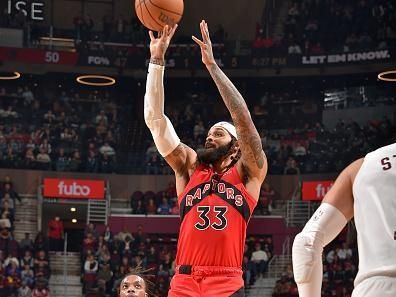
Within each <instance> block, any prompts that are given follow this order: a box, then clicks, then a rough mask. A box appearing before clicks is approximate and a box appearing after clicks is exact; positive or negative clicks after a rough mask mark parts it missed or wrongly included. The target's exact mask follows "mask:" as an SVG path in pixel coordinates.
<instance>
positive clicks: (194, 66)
mask: <svg viewBox="0 0 396 297" xmlns="http://www.w3.org/2000/svg"><path fill="white" fill-rule="evenodd" d="M184 4H185V9H184V15H183V18H182V20H181V22H180V25H179V28H178V31H177V33H176V35H175V37H174V40H173V42H172V44H171V47H170V49H169V50H168V53H167V57H166V63H167V67H166V72H165V96H166V106H165V108H166V114H167V115H168V116H169V118H170V119H171V121H172V123H173V124H174V126H175V129H176V131H177V133H178V135H179V136H180V138H181V140H182V141H183V142H184V143H186V144H188V145H189V146H191V147H193V148H194V149H198V148H200V147H202V146H203V145H204V140H205V136H206V133H207V131H208V129H209V127H210V126H211V125H212V124H214V123H215V122H217V121H219V120H229V119H230V117H229V114H228V111H227V110H226V108H225V106H224V104H223V103H222V100H221V98H220V96H219V94H218V92H217V89H216V87H215V85H214V83H213V82H212V80H211V79H210V78H209V76H208V73H207V71H206V69H204V67H203V65H202V63H201V56H200V51H199V48H198V47H197V46H195V45H194V44H193V42H192V40H191V35H193V34H195V35H197V34H199V30H198V29H199V26H198V24H199V21H200V20H201V19H206V20H207V22H208V24H209V29H210V32H211V37H212V40H213V43H214V45H213V46H214V53H215V57H216V59H217V63H218V64H219V65H220V66H221V68H222V69H224V71H225V73H226V74H227V75H228V76H229V77H230V78H231V79H232V81H233V82H234V83H235V84H236V86H237V88H238V89H239V90H240V92H241V93H242V94H243V96H244V98H245V100H246V101H247V104H248V107H249V109H250V112H251V115H252V117H253V120H254V122H255V125H256V127H257V129H258V131H259V133H260V136H261V139H262V144H263V147H264V150H265V152H266V155H267V158H268V162H269V172H268V177H267V178H266V181H265V182H264V184H263V186H262V190H261V193H260V198H259V202H258V206H257V208H256V209H255V212H254V217H253V218H252V220H251V221H250V224H249V228H248V236H247V239H246V246H245V257H244V262H243V270H244V280H245V287H246V295H247V296H251V297H255V296H274V297H287V296H298V293H297V287H296V284H295V283H294V281H293V272H292V269H291V255H290V248H291V245H292V242H293V238H294V236H295V234H297V233H298V232H299V231H300V230H301V228H302V226H304V224H305V222H306V221H307V220H308V219H309V218H310V216H311V215H312V213H313V212H314V211H315V209H316V208H317V207H318V205H319V204H320V201H321V199H322V198H323V196H324V195H325V193H326V192H327V191H328V189H329V188H330V187H331V185H332V182H333V181H334V179H335V177H336V176H337V175H338V174H339V173H340V171H341V170H342V169H343V168H344V167H345V166H346V165H348V164H349V163H350V162H352V161H353V160H355V159H357V158H361V157H364V155H365V154H366V153H367V152H369V151H372V150H375V149H377V148H379V147H381V146H384V145H387V144H390V143H394V142H395V141H396V123H395V119H396V108H395V106H396V95H395V94H396V83H395V82H385V81H382V80H379V79H378V78H377V75H378V74H379V73H381V72H383V71H388V70H395V65H396V9H395V3H394V1H391V0H380V1H378V0H377V1H374V0H359V1H349V0H346V1H345V0H344V1H338V0H322V1H319V0H296V1H292V0H276V1H275V0H250V1H240V0H228V1H225V0H217V1H209V0H201V1H193V0H186V1H185V3H184ZM198 36H199V35H198ZM148 40H149V39H148V34H147V30H146V29H145V28H144V27H143V26H142V25H141V24H140V23H139V21H138V20H137V19H136V15H135V12H134V8H133V4H132V3H131V1H124V0H117V1H115V0H56V1H54V0H48V1H39V0H37V1H36V0H26V1H16V0H7V1H2V2H1V3H0V180H1V185H0V208H1V218H0V228H1V231H0V264H1V265H0V295H1V296H5V297H8V296H15V297H16V296H21V297H24V296H55V297H57V296H59V297H60V296H64V297H78V296H117V294H116V288H117V286H118V284H119V281H120V278H121V277H122V276H123V275H124V274H125V273H126V272H128V271H129V270H130V269H131V268H133V267H136V266H142V267H143V268H147V269H152V270H151V271H150V279H151V280H152V281H153V282H154V283H155V287H154V288H153V293H154V296H166V295H167V290H168V287H169V282H170V279H171V277H172V275H173V274H174V268H175V264H174V259H175V253H176V244H177V233H178V226H179V217H178V212H179V210H178V207H177V205H176V199H177V198H176V190H175V184H174V176H173V172H172V171H171V169H170V168H169V167H168V166H167V165H166V163H165V162H164V160H163V159H162V157H161V156H160V155H159V154H158V152H157V150H156V148H155V146H154V144H153V142H152V138H151V134H150V132H149V130H148V129H147V128H146V126H145V123H144V119H143V96H144V93H145V79H146V72H147V65H148V60H149V48H148V44H149V41H148ZM87 74H90V75H92V74H95V75H101V76H109V77H111V78H113V79H115V84H113V85H110V86H95V85H85V84H81V83H79V82H77V81H76V78H77V77H79V76H80V75H87ZM388 77H390V78H392V75H389V76H388ZM393 78H395V79H396V75H393ZM89 82H93V83H102V82H107V79H106V78H97V79H93V80H89ZM356 248H357V247H356V234H355V231H354V227H353V222H351V223H350V224H348V226H347V227H346V228H345V230H344V231H343V232H342V233H341V235H340V236H338V237H337V238H336V239H335V240H334V241H333V242H332V243H331V244H329V245H328V246H327V247H326V248H325V250H324V253H323V263H324V282H323V286H322V296H342V297H347V296H350V295H351V292H352V289H353V279H354V277H355V275H356V271H357V263H358V258H357V250H356ZM23 294H25V295H23ZM39 294H41V295H39Z"/></svg>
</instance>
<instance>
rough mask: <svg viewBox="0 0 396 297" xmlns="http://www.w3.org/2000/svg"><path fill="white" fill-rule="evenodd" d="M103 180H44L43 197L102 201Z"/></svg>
mask: <svg viewBox="0 0 396 297" xmlns="http://www.w3.org/2000/svg"><path fill="white" fill-rule="evenodd" d="M104 189H105V185H104V181H103V180H85V179H60V178H45V179H44V193H43V194H44V196H45V197H50V198H73V199H104Z"/></svg>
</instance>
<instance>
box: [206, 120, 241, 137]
mask: <svg viewBox="0 0 396 297" xmlns="http://www.w3.org/2000/svg"><path fill="white" fill-rule="evenodd" d="M214 127H220V128H223V129H225V130H227V132H228V133H230V134H231V135H232V136H234V137H235V138H236V139H237V140H238V135H237V133H236V129H235V126H234V125H233V124H230V123H229V122H218V123H216V124H214V125H213V126H212V128H214ZM212 128H210V129H212Z"/></svg>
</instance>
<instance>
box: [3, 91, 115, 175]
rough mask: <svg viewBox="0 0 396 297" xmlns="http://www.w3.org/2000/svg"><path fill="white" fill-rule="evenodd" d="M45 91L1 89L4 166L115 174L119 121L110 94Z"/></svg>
mask: <svg viewBox="0 0 396 297" xmlns="http://www.w3.org/2000/svg"><path fill="white" fill-rule="evenodd" d="M34 91H35V92H34ZM43 91H44V90H43V89H42V88H41V89H39V90H37V88H36V89H35V88H34V87H30V86H24V87H23V88H22V87H18V88H17V89H15V90H12V89H11V88H7V89H5V88H2V89H1V92H0V98H1V99H2V100H1V104H0V164H1V167H3V168H4V167H5V168H27V169H40V170H56V171H86V172H93V173H95V172H102V173H112V172H114V171H115V161H116V157H117V156H116V145H117V141H118V139H119V121H118V118H117V116H118V114H117V106H116V105H115V103H113V102H112V101H111V100H110V94H109V93H108V92H105V93H103V94H99V93H96V92H92V93H91V94H89V95H87V97H85V98H80V93H77V92H75V93H66V92H65V91H61V92H59V93H58V94H50V95H48V94H46V95H43V94H42V93H41V92H43ZM46 92H48V90H46ZM55 97H56V98H57V99H55ZM98 97H101V98H102V100H100V101H99V100H98Z"/></svg>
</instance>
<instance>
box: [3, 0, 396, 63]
mask: <svg viewBox="0 0 396 297" xmlns="http://www.w3.org/2000/svg"><path fill="white" fill-rule="evenodd" d="M288 4H289V7H288V10H287V15H286V17H285V19H284V20H282V19H280V20H279V22H282V21H283V31H282V32H281V34H279V35H277V36H272V35H271V34H270V32H271V30H268V28H265V24H263V25H260V23H258V25H257V28H256V37H255V39H254V40H253V42H252V47H251V49H247V51H242V52H252V53H253V55H255V56H264V57H265V56H271V55H277V56H279V55H281V56H286V55H301V54H305V55H320V54H323V53H329V52H338V53H339V52H351V51H359V50H372V49H386V48H390V47H394V46H395V45H396V25H395V23H396V7H395V4H394V3H393V1H392V0H381V1H375V0H359V1H353V0H348V1H341V0H336V1H312V0H304V1H296V0H290V1H289V3H288ZM55 9H57V7H56V8H55ZM58 9H59V8H58ZM278 9H279V8H278ZM71 23H72V24H73V25H72V26H71V27H70V28H68V29H60V28H57V27H56V26H55V28H53V31H54V36H56V37H62V38H65V37H66V38H73V39H75V40H76V44H75V46H76V48H77V50H78V51H81V52H84V51H87V50H88V51H91V52H92V51H102V53H103V54H109V53H111V54H110V56H111V55H119V54H121V55H123V56H125V55H127V54H128V53H127V52H128V51H123V50H122V48H114V45H108V46H107V48H106V49H105V48H104V45H103V42H113V43H114V42H116V43H127V44H138V43H139V44H141V43H147V42H148V36H147V31H146V29H145V28H144V27H143V26H142V25H141V23H140V21H139V20H138V19H137V18H136V16H135V15H131V14H128V16H126V15H122V14H119V15H117V16H114V15H111V14H106V15H104V16H103V17H102V18H98V17H97V16H95V17H93V16H92V15H90V14H89V12H88V13H87V14H84V15H78V16H75V17H74V18H73V20H72V22H71ZM1 26H3V27H12V28H21V29H24V31H25V32H26V33H28V38H26V42H27V43H28V45H29V46H35V45H36V44H37V43H38V40H39V38H40V37H41V36H48V35H49V31H50V30H49V28H48V26H44V25H41V24H40V23H38V22H32V21H30V20H29V19H28V17H27V16H26V15H25V14H24V13H23V12H22V11H21V10H20V11H17V10H15V11H14V12H13V14H11V15H10V14H8V12H7V9H5V10H4V11H0V27H1ZM212 30H213V32H212V34H211V36H212V39H213V42H214V43H221V44H223V43H224V42H225V41H226V39H227V33H226V32H225V29H224V28H223V27H222V25H220V24H219V25H216V26H213V29H212ZM87 41H96V42H98V43H99V44H101V45H99V46H98V44H95V45H93V44H91V45H88V43H87ZM174 43H181V44H192V42H191V38H190V36H176V38H175V40H174ZM131 50H133V51H138V52H139V48H133V49H132V48H131ZM216 50H217V49H216ZM227 51H228V52H229V53H231V52H232V51H234V49H227ZM239 52H240V51H239ZM197 53H198V49H197V47H189V46H188V47H179V48H177V49H175V50H170V53H169V56H170V57H177V56H190V55H195V54H197ZM222 53H223V51H222V50H220V51H217V54H216V55H217V56H219V55H221V54H222ZM135 54H136V52H135Z"/></svg>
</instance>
